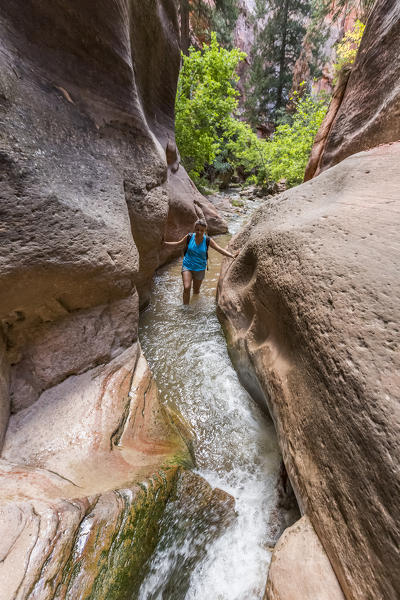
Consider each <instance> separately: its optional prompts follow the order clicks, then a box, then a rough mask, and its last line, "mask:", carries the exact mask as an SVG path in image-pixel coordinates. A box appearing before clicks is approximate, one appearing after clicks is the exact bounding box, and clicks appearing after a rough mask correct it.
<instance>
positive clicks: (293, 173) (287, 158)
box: [264, 93, 328, 187]
mask: <svg viewBox="0 0 400 600" xmlns="http://www.w3.org/2000/svg"><path fill="white" fill-rule="evenodd" d="M293 101H294V103H295V109H296V112H295V113H294V115H293V118H292V122H291V123H290V124H289V123H285V124H282V125H279V126H278V127H277V129H276V131H275V133H274V135H273V137H272V138H271V139H270V140H268V141H266V142H265V157H264V164H265V169H266V172H267V179H268V181H270V182H277V181H280V180H281V179H285V180H286V183H287V185H288V187H292V186H294V185H297V184H299V183H301V182H302V181H303V177H304V171H305V168H306V165H307V161H308V158H309V155H310V151H311V148H312V144H313V141H314V138H315V135H316V133H317V131H318V129H319V127H320V125H321V123H322V120H323V118H324V117H325V114H326V110H327V105H328V98H327V97H326V96H321V97H318V98H314V97H312V96H311V95H309V94H305V95H303V96H302V97H299V95H298V94H297V93H296V96H295V98H294V99H293Z"/></svg>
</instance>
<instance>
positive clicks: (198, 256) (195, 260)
mask: <svg viewBox="0 0 400 600" xmlns="http://www.w3.org/2000/svg"><path fill="white" fill-rule="evenodd" d="M182 266H183V267H185V269H189V271H204V270H205V269H206V267H207V241H206V235H205V234H204V235H203V239H202V241H201V242H200V244H199V245H197V244H196V235H195V234H194V233H192V234H191V238H190V242H189V245H188V249H187V252H186V254H185V256H184V257H183V263H182Z"/></svg>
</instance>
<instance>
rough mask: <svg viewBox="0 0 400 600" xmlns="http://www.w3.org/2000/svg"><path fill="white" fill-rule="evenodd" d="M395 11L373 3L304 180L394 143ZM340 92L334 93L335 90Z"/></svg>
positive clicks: (398, 66)
mask: <svg viewBox="0 0 400 600" xmlns="http://www.w3.org/2000/svg"><path fill="white" fill-rule="evenodd" d="M399 44H400V5H399V3H398V2H396V0H385V1H379V2H377V4H376V6H375V8H374V10H373V12H372V13H371V16H370V18H369V19H368V23H367V27H366V29H365V32H364V35H363V37H362V40H361V44H360V48H359V50H358V53H357V56H356V60H355V62H354V64H353V65H352V68H351V72H350V74H348V73H347V77H343V78H342V80H340V81H339V82H338V88H339V89H338V90H336V93H335V99H337V98H338V97H339V101H337V100H334V102H333V104H332V106H331V107H330V109H329V111H328V114H327V116H326V119H325V122H324V123H323V124H322V127H321V130H320V132H319V133H318V134H317V138H316V140H315V145H314V148H313V150H312V153H311V157H310V161H309V164H308V166H307V170H306V177H305V179H306V180H308V179H310V178H311V177H313V176H315V175H318V173H320V172H321V171H323V170H325V169H327V168H329V167H331V166H332V165H335V164H337V163H338V162H340V161H341V160H343V159H344V158H346V157H347V156H350V155H352V154H355V153H356V152H360V151H361V150H367V149H369V148H374V147H375V146H378V145H379V144H386V143H390V142H396V141H398V140H399V139H400V117H399V115H400V54H399V52H398V51H396V49H398V48H399ZM341 87H342V88H344V89H340V88H341Z"/></svg>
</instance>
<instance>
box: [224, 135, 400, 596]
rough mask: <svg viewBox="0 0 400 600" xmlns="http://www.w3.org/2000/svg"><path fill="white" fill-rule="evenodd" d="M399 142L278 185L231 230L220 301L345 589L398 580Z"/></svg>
mask: <svg viewBox="0 0 400 600" xmlns="http://www.w3.org/2000/svg"><path fill="white" fill-rule="evenodd" d="M399 164H400V143H397V144H391V145H386V146H380V147H379V148H376V149H374V150H371V151H369V152H361V153H359V154H355V155H353V156H351V157H349V158H347V159H345V160H344V161H342V162H341V163H340V164H339V165H336V166H335V167H332V168H331V169H329V170H327V171H326V172H323V173H321V175H319V176H318V177H316V178H314V179H312V180H310V181H309V182H307V183H304V184H302V185H300V186H298V187H296V188H293V189H291V190H289V191H287V192H285V193H283V194H281V195H280V196H277V197H274V198H272V199H270V200H269V201H266V202H265V204H264V205H263V206H262V207H261V208H260V209H258V211H257V212H256V213H255V214H254V216H253V218H252V220H251V222H250V223H249V224H248V225H247V226H246V227H245V228H244V230H243V231H242V232H241V233H240V234H239V235H238V236H237V237H236V238H234V240H235V241H234V243H233V248H235V249H240V254H239V256H238V258H237V259H236V260H235V261H234V262H231V261H229V262H228V261H226V263H225V264H224V268H223V271H222V274H221V280H220V283H219V288H218V303H219V315H220V318H221V320H222V322H223V325H224V328H225V330H226V333H227V338H228V344H229V346H230V350H231V356H232V359H233V362H234V363H235V365H236V367H237V369H238V372H239V375H240V376H241V378H242V381H243V383H244V384H245V385H246V387H247V388H248V389H249V391H250V392H251V393H253V395H254V396H255V397H256V398H257V399H258V401H259V402H260V403H262V404H263V405H264V406H266V405H267V406H268V407H269V409H270V412H271V414H272V416H273V419H274V421H275V425H276V429H277V434H278V439H279V443H280V447H281V450H282V455H283V459H284V461H285V465H286V468H287V471H288V475H289V477H290V480H291V482H292V484H293V488H294V491H295V493H296V496H297V499H298V502H299V505H300V508H301V511H302V514H307V515H308V516H309V518H310V520H311V523H312V525H313V527H314V529H315V531H316V533H317V535H318V537H319V539H320V541H321V543H322V545H323V547H324V549H325V552H326V553H327V555H328V557H329V560H330V562H331V564H332V567H333V569H334V571H335V573H336V575H337V577H338V579H339V582H340V585H341V587H342V589H343V592H344V594H345V596H346V598H347V600H359V599H360V598H363V599H365V600H376V599H377V598H382V599H383V598H385V600H395V599H396V598H398V597H399V593H400V573H399V570H398V568H397V567H398V559H399V550H398V549H399V547H400V531H399V508H398V497H399V491H400V469H399V464H400V443H399V440H400V435H399V434H400V418H399V411H398V406H399V404H398V401H399V392H400V379H399V373H400V353H399V347H398V341H399V336H398V323H399V321H400V314H399V302H398V298H399V296H400V263H399V260H398V257H399V250H400V248H399V243H398V232H399V228H400V205H399V187H400V172H399V168H398V166H399Z"/></svg>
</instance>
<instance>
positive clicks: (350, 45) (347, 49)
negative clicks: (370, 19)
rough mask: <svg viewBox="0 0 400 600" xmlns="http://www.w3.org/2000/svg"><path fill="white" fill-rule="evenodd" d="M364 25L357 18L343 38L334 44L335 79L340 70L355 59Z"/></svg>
mask: <svg viewBox="0 0 400 600" xmlns="http://www.w3.org/2000/svg"><path fill="white" fill-rule="evenodd" d="M364 29H365V25H364V24H363V23H361V21H359V20H357V21H356V22H355V23H354V27H353V29H350V31H348V32H347V33H345V35H344V37H343V39H342V40H341V41H340V42H339V43H338V44H337V46H336V59H337V62H336V63H335V64H334V65H333V66H334V69H335V80H337V78H338V76H339V73H340V71H341V70H342V69H343V68H344V67H346V66H349V65H352V64H353V62H354V61H355V58H356V55H357V51H358V47H359V45H360V43H361V38H362V36H363V33H364Z"/></svg>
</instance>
